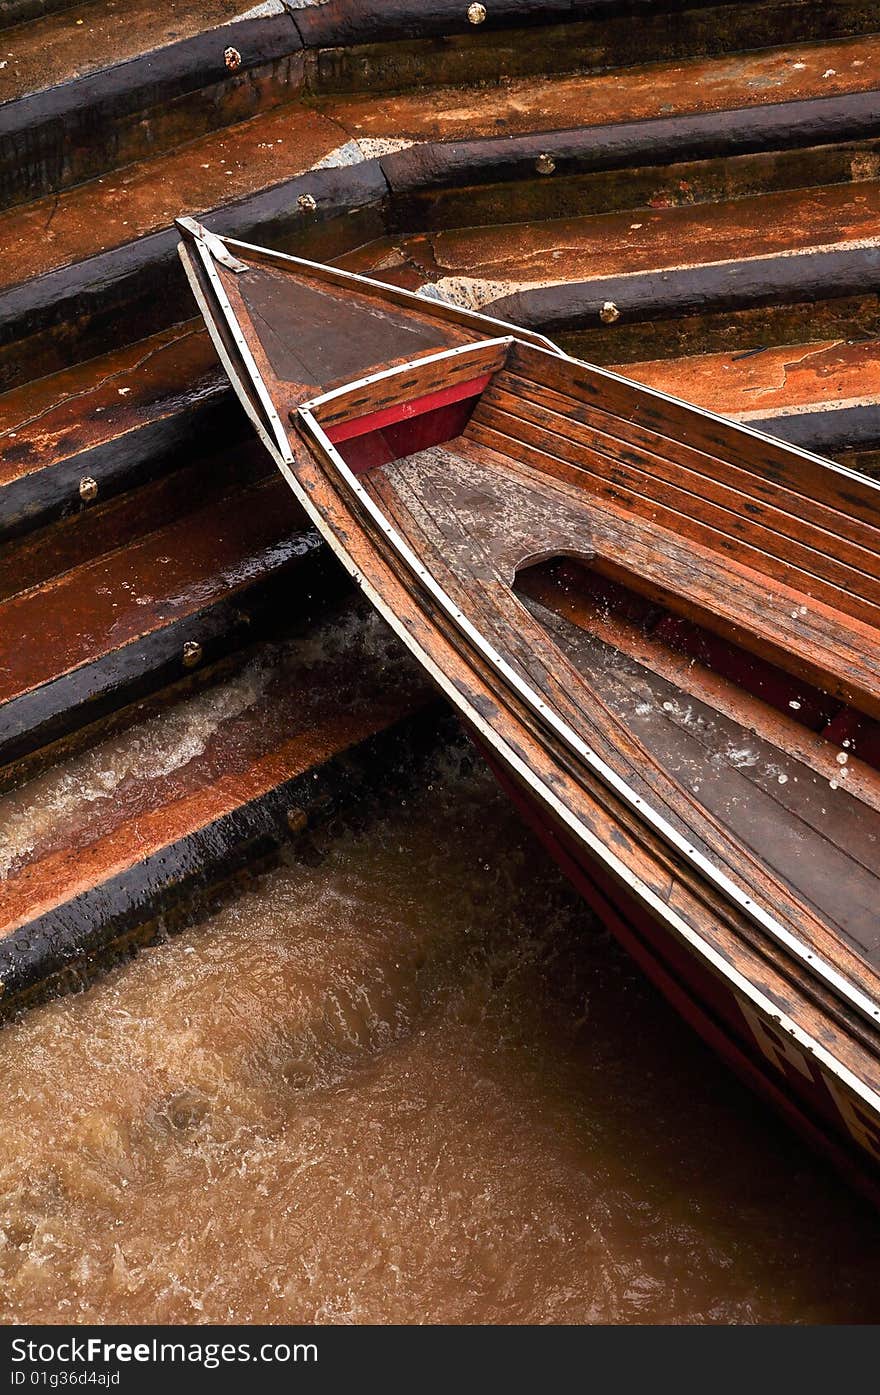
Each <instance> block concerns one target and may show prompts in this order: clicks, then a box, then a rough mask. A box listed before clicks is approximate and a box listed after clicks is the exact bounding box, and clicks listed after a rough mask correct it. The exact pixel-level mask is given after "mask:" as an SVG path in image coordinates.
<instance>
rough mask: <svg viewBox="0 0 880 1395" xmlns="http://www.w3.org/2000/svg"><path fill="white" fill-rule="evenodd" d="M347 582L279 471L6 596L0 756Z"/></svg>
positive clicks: (82, 722)
mask: <svg viewBox="0 0 880 1395" xmlns="http://www.w3.org/2000/svg"><path fill="white" fill-rule="evenodd" d="M345 585H346V583H345V582H344V580H343V578H342V574H341V571H340V570H339V569H338V568H337V567H336V566H335V564H333V563H332V562H331V560H330V559H329V556H328V554H327V552H326V550H325V549H324V547H323V545H322V544H321V543H320V542H319V540H318V538H317V536H316V535H315V534H314V533H312V532H310V531H308V530H306V529H305V528H304V526H303V520H302V518H301V515H300V514H299V513H298V511H297V509H296V506H295V504H294V502H293V499H292V496H291V495H290V492H289V490H288V489H287V486H286V485H285V484H284V483H283V482H282V481H281V480H280V479H279V478H277V477H275V476H272V477H271V478H270V479H268V480H267V481H265V482H262V483H258V484H256V485H254V486H252V487H250V488H249V489H246V490H239V491H236V492H233V493H231V494H228V495H226V496H225V497H223V498H221V499H219V500H217V501H215V502H212V503H211V504H209V505H207V506H206V507H204V508H202V509H197V510H195V511H193V512H189V513H184V514H183V515H182V516H180V517H175V518H174V519H173V520H172V521H171V522H169V523H167V524H166V525H165V526H164V527H162V528H160V529H158V530H157V531H155V532H153V533H150V534H148V535H147V536H146V537H143V538H140V539H138V540H136V541H134V542H131V543H129V545H128V546H125V547H122V548H119V549H117V550H116V551H113V552H110V553H108V554H107V555H105V556H101V557H97V558H95V559H94V560H91V561H89V562H86V563H84V564H83V565H81V566H79V567H75V568H73V569H72V570H70V571H66V572H64V573H62V574H61V575H60V576H57V577H56V578H54V579H53V580H51V581H50V582H48V583H46V584H44V585H42V586H37V587H34V588H33V589H30V590H26V591H23V592H20V593H19V594H16V595H12V596H9V597H8V598H7V599H6V600H4V601H2V603H0V633H2V634H3V635H4V636H15V643H14V644H10V643H9V642H8V640H6V641H4V660H3V671H2V674H0V704H2V705H0V764H2V765H6V766H10V765H12V766H13V768H14V766H15V764H17V763H19V762H21V761H22V760H23V758H25V757H26V756H28V755H29V754H30V753H32V752H34V751H35V750H38V749H40V748H44V747H46V746H47V745H48V744H49V743H51V742H54V741H57V740H59V739H60V738H62V737H65V736H67V735H68V734H69V733H71V732H74V731H77V730H79V729H81V728H83V727H87V726H90V725H92V724H94V723H95V722H97V721H99V720H100V719H102V718H104V717H106V716H107V714H108V713H112V712H114V711H116V710H117V709H118V708H120V707H122V706H123V705H126V704H129V703H131V702H133V701H135V700H137V699H138V698H140V697H141V696H143V695H144V694H145V693H149V692H153V691H155V690H156V689H159V688H162V687H164V686H166V685H167V684H169V683H173V682H176V681H178V680H179V679H181V678H182V677H184V676H186V674H187V672H188V671H190V670H191V669H194V668H197V667H198V666H199V665H201V664H202V663H206V664H210V663H211V662H213V661H214V660H215V659H216V658H218V657H219V656H221V655H223V654H225V653H228V652H229V651H230V650H232V649H235V648H240V647H242V646H243V645H246V644H248V643H250V642H252V641H253V639H254V638H255V637H257V636H258V635H259V634H260V633H261V629H262V628H263V627H267V626H271V624H272V623H273V622H274V623H277V620H278V617H279V616H280V615H283V616H284V617H286V618H288V619H290V618H292V617H293V616H294V615H302V616H308V615H309V614H314V613H316V612H317V611H319V610H320V608H321V607H322V606H323V605H324V604H326V603H327V601H328V600H329V599H330V598H331V597H332V595H333V594H334V590H335V591H336V594H338V593H339V590H340V588H344V587H345Z"/></svg>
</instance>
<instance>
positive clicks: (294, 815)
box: [285, 809, 309, 834]
mask: <svg viewBox="0 0 880 1395" xmlns="http://www.w3.org/2000/svg"><path fill="white" fill-rule="evenodd" d="M285 818H286V819H287V827H288V828H289V829H290V831H291V833H294V834H295V833H302V831H303V829H304V828H305V827H306V826H307V824H308V822H309V816H308V814H307V813H306V811H305V809H288V810H287V813H286V814H285Z"/></svg>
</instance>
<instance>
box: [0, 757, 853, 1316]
mask: <svg viewBox="0 0 880 1395" xmlns="http://www.w3.org/2000/svg"><path fill="white" fill-rule="evenodd" d="M0 1090H2V1098H3V1110H2V1116H0V1242H2V1243H0V1319H2V1320H4V1321H10V1320H18V1321H31V1322H47V1321H48V1322H51V1321H62V1322H63V1321H72V1322H87V1321H107V1322H121V1321H134V1322H141V1321H143V1322H151V1321H153V1322H226V1321H238V1322H272V1323H277V1322H288V1321H292V1322H310V1321H317V1322H344V1323H351V1322H356V1323H363V1322H394V1321H401V1322H430V1321H450V1322H456V1323H461V1322H468V1323H470V1322H491V1323H508V1322H514V1323H519V1322H542V1323H546V1322H578V1323H581V1322H613V1323H632V1322H646V1321H656V1322H664V1323H667V1322H674V1323H681V1322H734V1321H748V1322H751V1321H758V1322H814V1321H830V1322H841V1321H868V1320H876V1319H877V1317H878V1303H877V1297H876V1293H877V1277H878V1259H877V1239H878V1222H877V1221H875V1219H874V1218H873V1216H872V1215H871V1213H869V1212H867V1210H866V1209H865V1208H864V1207H863V1206H862V1205H861V1203H859V1202H857V1201H856V1200H854V1199H852V1198H851V1197H850V1196H849V1195H848V1194H847V1192H846V1191H845V1190H844V1188H843V1187H842V1185H841V1184H839V1183H838V1182H837V1180H836V1179H835V1178H834V1177H833V1176H832V1175H831V1174H830V1173H828V1172H826V1171H825V1170H824V1168H823V1167H822V1166H821V1165H820V1164H819V1163H817V1162H815V1161H814V1160H812V1159H811V1158H810V1157H808V1156H806V1155H805V1154H804V1152H803V1150H802V1149H801V1147H800V1145H799V1144H798V1143H797V1142H796V1141H795V1140H794V1139H793V1138H792V1137H791V1136H790V1135H789V1134H788V1132H787V1131H786V1130H785V1129H784V1128H783V1127H782V1126H781V1125H778V1124H776V1122H775V1121H773V1120H772V1119H771V1118H770V1117H769V1116H768V1115H767V1114H765V1112H764V1110H763V1109H762V1108H761V1107H760V1106H759V1105H758V1104H756V1103H755V1102H754V1101H753V1100H752V1099H751V1097H750V1096H749V1095H748V1094H746V1093H745V1091H743V1090H741V1089H740V1088H739V1087H738V1086H737V1085H736V1084H735V1083H734V1082H733V1081H732V1080H731V1078H730V1077H729V1076H728V1075H727V1074H726V1072H725V1071H724V1070H723V1069H722V1067H721V1066H720V1065H718V1064H716V1063H715V1061H714V1060H713V1059H712V1058H711V1057H710V1056H709V1055H708V1054H707V1052H706V1051H705V1050H704V1049H703V1048H702V1047H701V1046H700V1044H699V1043H698V1042H697V1041H696V1040H695V1039H694V1038H693V1036H692V1035H691V1034H690V1033H689V1031H688V1030H687V1029H686V1028H685V1027H684V1026H683V1025H681V1024H679V1023H678V1021H677V1019H676V1018H675V1017H674V1015H673V1014H672V1013H671V1011H670V1010H669V1009H667V1007H666V1006H665V1005H664V1003H663V1002H662V1001H661V1000H660V999H659V998H658V997H657V996H656V995H655V993H654V992H653V991H652V990H651V989H650V988H649V987H648V986H647V985H646V984H645V983H644V982H643V980H642V979H641V977H640V976H639V974H638V972H637V971H636V970H635V969H634V968H633V967H632V966H631V965H630V964H629V962H628V961H627V959H626V958H625V956H624V955H623V954H622V952H621V951H619V950H618V949H617V948H616V946H615V944H614V942H613V941H612V940H611V939H610V937H609V936H608V934H607V933H606V932H605V931H604V930H603V929H602V928H601V927H598V926H596V925H595V924H593V923H592V921H591V919H590V916H589V914H588V913H587V912H586V910H585V909H584V908H583V907H582V906H581V905H580V904H579V903H578V901H577V900H576V898H575V897H574V896H573V894H572V893H571V892H570V891H569V890H568V888H567V887H566V885H565V884H564V882H563V881H562V880H561V878H560V877H559V875H558V874H557V872H556V871H555V869H554V868H553V867H552V865H550V864H549V862H548V861H547V860H546V858H545V857H544V856H543V854H542V853H541V852H540V850H539V849H538V848H537V847H536V846H535V845H534V844H533V842H532V841H531V839H530V837H529V836H528V835H527V834H526V833H525V832H524V831H523V829H522V828H521V827H520V825H519V823H518V821H517V819H516V816H515V815H514V813H513V812H512V811H511V810H510V809H509V808H508V807H507V805H506V803H505V801H504V800H503V798H502V797H501V796H500V795H499V794H498V793H497V792H496V790H495V788H494V786H493V783H492V781H491V779H490V778H489V776H488V775H487V774H485V773H484V772H483V770H482V768H481V767H480V766H479V765H478V764H476V763H475V762H474V760H473V758H472V757H471V755H470V753H469V750H468V748H467V747H466V746H465V745H462V746H461V748H455V749H452V750H451V751H448V752H445V753H444V754H443V755H442V756H440V757H438V759H437V764H436V768H435V769H433V770H432V771H431V772H430V773H429V775H428V776H427V778H426V780H425V782H424V784H423V785H422V786H421V787H420V788H419V790H418V791H417V793H415V794H414V795H413V796H412V797H411V798H408V800H407V802H406V803H405V804H403V805H399V806H397V807H394V808H392V809H389V810H387V811H386V812H385V813H384V814H383V815H382V816H381V817H379V818H378V819H374V820H373V821H372V822H371V823H369V824H368V825H367V826H366V827H364V826H360V827H359V828H357V829H354V828H352V829H350V830H348V831H346V830H345V829H342V830H341V831H340V830H339V829H337V830H336V831H335V832H334V835H333V837H332V838H331V837H330V836H329V834H326V835H322V834H316V835H314V837H313V839H312V841H311V842H310V843H309V844H307V845H306V846H305V847H304V848H303V849H302V850H300V851H299V852H297V853H294V852H293V851H292V852H291V856H290V858H289V860H288V862H287V863H286V864H285V865H283V866H281V867H279V868H276V869H275V870H274V871H272V872H269V873H267V874H265V875H264V876H263V877H262V878H261V879H259V880H257V881H255V882H254V883H253V884H252V885H251V886H250V887H249V888H248V889H247V890H246V892H245V893H244V894H243V895H241V896H240V897H239V899H237V900H236V901H235V902H234V903H232V904H229V905H228V906H227V907H225V908H224V909H223V910H222V911H221V912H219V913H218V914H215V915H214V916H213V917H212V918H210V919H208V920H206V921H205V922H204V923H202V924H200V925H198V926H196V927H195V928H193V929H190V930H188V931H187V932H185V933H184V934H182V935H180V936H178V937H176V938H174V939H171V940H168V941H167V942H165V943H164V944H160V945H158V946H156V947H154V948H152V949H149V950H146V951H144V952H142V953H141V954H140V956H139V957H138V958H137V959H136V960H134V961H131V962H129V963H127V964H126V965H124V966H122V967H119V968H117V969H115V970H114V971H113V972H112V973H111V974H110V975H109V976H107V977H105V978H103V979H101V980H100V981H98V982H97V983H95V984H94V985H93V986H92V987H91V988H90V989H89V990H88V991H87V992H85V993H83V994H81V995H79V996H75V997H68V998H65V999H61V1000H58V1001H55V1002H52V1003H49V1004H47V1005H45V1006H43V1007H41V1008H38V1009H35V1010H33V1011H32V1012H30V1014H29V1015H27V1016H26V1017H24V1018H23V1019H22V1020H20V1021H19V1022H18V1023H16V1024H14V1025H12V1026H10V1027H8V1028H6V1029H5V1030H4V1031H3V1032H2V1034H0Z"/></svg>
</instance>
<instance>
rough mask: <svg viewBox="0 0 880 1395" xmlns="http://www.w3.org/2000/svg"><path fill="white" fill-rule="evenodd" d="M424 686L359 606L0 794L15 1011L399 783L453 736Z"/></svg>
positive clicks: (1, 891)
mask: <svg viewBox="0 0 880 1395" xmlns="http://www.w3.org/2000/svg"><path fill="white" fill-rule="evenodd" d="M392 674H393V675H394V682H393V683H390V682H389V678H390V676H391V675H392ZM331 695H332V700H331ZM427 697H428V694H427V693H426V691H425V687H424V682H423V680H422V678H421V676H420V675H418V674H417V673H416V672H415V671H414V670H413V669H412V668H411V667H410V666H409V665H408V663H407V662H406V661H405V659H404V658H403V655H402V654H401V653H400V651H399V650H398V649H397V648H396V647H395V646H393V645H389V643H388V641H387V639H386V637H385V636H384V635H383V634H382V632H381V628H380V627H379V626H378V625H377V624H376V623H375V621H374V620H373V619H372V617H371V616H370V615H369V614H368V613H367V611H366V608H365V607H363V606H354V607H352V606H350V605H348V606H346V607H345V608H343V609H342V610H341V611H338V612H336V613H335V614H333V615H330V616H328V617H327V619H326V620H325V621H324V622H322V623H320V624H318V625H316V626H315V627H314V628H313V629H311V630H310V631H309V632H308V633H307V634H304V635H302V636H301V637H300V638H299V639H296V638H293V639H286V640H284V641H281V642H279V643H275V644H273V645H271V646H269V647H268V648H267V647H261V648H259V649H257V650H256V651H254V650H252V651H251V652H250V654H249V656H246V658H245V662H244V664H243V665H242V666H240V667H239V669H238V670H237V672H235V673H234V674H233V675H232V676H231V677H228V676H227V677H225V678H223V677H221V678H220V679H218V680H217V681H215V682H214V683H213V684H212V685H210V686H208V687H207V688H205V689H203V690H201V691H199V692H196V693H192V692H189V693H187V692H184V693H181V694H180V695H179V696H178V698H177V700H176V702H175V703H173V704H172V705H171V706H169V707H168V708H167V709H166V710H165V711H164V712H162V713H161V714H157V715H153V716H148V717H146V718H145V719H144V718H142V719H141V720H140V721H139V722H138V723H136V724H135V725H134V726H133V727H131V728H129V730H127V731H126V733H125V734H124V736H122V737H109V738H105V740H104V741H103V742H102V743H101V744H99V745H98V746H96V747H94V748H93V749H91V750H90V751H88V752H86V753H85V754H82V755H79V756H74V757H68V758H67V759H66V760H65V761H62V762H60V763H59V764H58V765H57V766H56V767H54V768H53V769H52V770H51V771H49V772H47V773H46V774H45V775H43V776H41V777H39V778H37V779H35V780H33V781H31V783H30V784H27V785H25V786H23V787H22V788H20V789H18V790H16V791H14V792H12V793H9V794H7V795H5V796H0V829H3V830H4V831H5V836H4V837H3V838H2V840H0V841H2V844H3V855H2V856H3V863H2V867H0V873H2V875H0V1015H8V1013H9V1012H10V1011H14V1010H15V1009H17V1008H18V1007H20V1006H21V1003H22V1000H23V998H27V997H28V996H30V995H33V994H34V993H42V992H45V991H46V989H47V985H51V987H52V988H53V989H55V990H57V989H58V988H61V987H71V986H76V985H77V984H78V983H80V982H81V981H82V980H83V977H84V976H87V975H88V974H89V973H93V972H94V967H95V958H96V956H98V957H100V956H101V955H104V954H106V953H108V952H109V953H118V952H119V950H120V947H121V948H122V949H123V950H125V949H127V948H129V947H130V946H131V945H132V944H133V943H139V942H142V941H143V940H144V939H147V938H150V937H151V936H154V935H155V934H156V933H161V932H167V930H168V929H169V928H173V927H175V926H179V925H181V924H184V923H186V920H187V919H188V918H190V917H192V916H194V915H196V914H197V913H198V912H199V910H201V909H204V907H205V905H206V903H211V902H212V901H213V900H214V899H215V898H216V896H217V895H218V894H220V893H221V892H222V890H223V889H224V888H227V887H229V886H230V885H234V884H235V882H236V880H237V879H240V878H241V876H242V875H243V874H244V873H245V872H246V871H247V869H249V868H250V869H253V868H259V867H262V866H265V864H266V861H267V859H269V858H272V857H274V856H276V855H277V853H278V850H279V849H281V848H282V847H283V846H284V845H285V844H289V843H291V842H292V841H293V843H294V845H296V843H297V842H299V843H302V841H303V840H306V842H307V841H308V839H309V837H310V836H311V833H312V831H313V830H314V829H316V828H318V827H320V826H321V825H322V824H325V823H326V822H327V821H328V820H330V819H337V820H338V819H340V818H344V819H345V818H348V819H350V818H351V817H353V810H352V803H353V802H355V803H356V804H358V805H360V806H361V808H362V810H363V808H364V807H365V806H366V805H367V804H368V803H369V801H371V800H373V801H375V800H376V799H378V798H382V799H383V800H384V799H385V798H387V788H386V782H387V787H388V788H391V789H394V790H398V791H401V792H403V791H404V790H405V788H406V787H407V785H408V783H411V781H412V779H414V778H417V775H418V770H419V768H420V765H419V762H420V759H421V758H422V755H423V754H424V753H427V752H429V751H431V750H434V749H436V746H437V743H438V742H439V741H441V740H444V739H446V728H445V727H444V722H443V718H442V716H441V715H440V713H439V712H438V710H437V709H436V707H430V706H429V707H426V706H425V704H426V699H427ZM379 771H381V778H377V772H379Z"/></svg>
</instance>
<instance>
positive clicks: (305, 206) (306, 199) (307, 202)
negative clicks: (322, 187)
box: [297, 194, 318, 213]
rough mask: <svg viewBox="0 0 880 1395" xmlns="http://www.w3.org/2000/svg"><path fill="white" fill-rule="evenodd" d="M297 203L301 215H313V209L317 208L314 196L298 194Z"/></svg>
mask: <svg viewBox="0 0 880 1395" xmlns="http://www.w3.org/2000/svg"><path fill="white" fill-rule="evenodd" d="M297 203H298V204H299V206H300V208H301V209H302V211H303V213H314V211H315V209H316V208H317V207H318V205H317V202H316V200H315V196H314V194H300V196H299V198H298V199H297Z"/></svg>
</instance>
